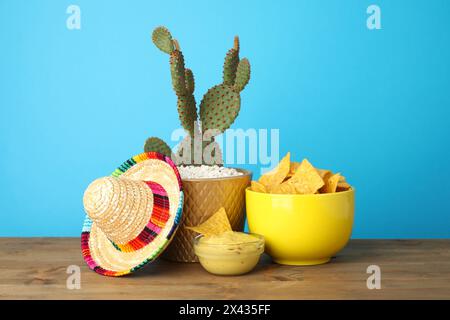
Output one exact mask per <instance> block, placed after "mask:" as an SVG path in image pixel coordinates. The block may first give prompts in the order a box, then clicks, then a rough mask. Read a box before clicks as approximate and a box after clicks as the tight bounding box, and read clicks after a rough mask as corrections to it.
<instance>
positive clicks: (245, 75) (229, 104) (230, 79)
mask: <svg viewBox="0 0 450 320" xmlns="http://www.w3.org/2000/svg"><path fill="white" fill-rule="evenodd" d="M249 80H250V64H249V62H248V60H247V59H242V60H239V38H238V37H235V39H234V47H233V48H232V49H230V50H229V51H228V53H227V55H226V56H225V62H224V65H223V83H222V84H219V85H217V86H214V87H212V88H211V89H209V90H208V92H207V93H206V94H205V96H204V97H203V100H202V102H201V103H200V119H201V121H202V130H203V132H206V131H207V130H211V129H218V130H219V131H220V132H224V131H225V130H226V129H228V128H229V127H230V126H231V125H232V124H233V122H234V120H235V119H236V117H237V115H238V114H239V110H240V108H241V97H240V94H239V93H240V92H241V91H242V90H243V89H244V88H245V86H246V85H247V83H248V81H249Z"/></svg>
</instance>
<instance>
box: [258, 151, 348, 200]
mask: <svg viewBox="0 0 450 320" xmlns="http://www.w3.org/2000/svg"><path fill="white" fill-rule="evenodd" d="M290 157H291V155H290V153H289V152H288V153H287V154H286V156H285V157H284V158H283V159H281V161H280V163H279V164H278V165H277V166H276V167H275V168H274V169H273V170H271V171H269V172H267V173H266V174H264V175H262V176H261V177H260V178H259V181H252V182H251V186H250V189H251V190H252V191H256V192H262V193H275V194H314V193H334V192H340V191H346V190H349V189H350V188H351V186H350V185H349V184H348V183H347V182H346V181H345V177H344V176H342V175H341V174H340V173H333V172H332V171H331V170H324V169H317V168H314V167H313V165H312V164H311V163H310V162H309V161H308V160H307V159H303V161H302V162H291V159H290Z"/></svg>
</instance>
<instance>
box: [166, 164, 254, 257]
mask: <svg viewBox="0 0 450 320" xmlns="http://www.w3.org/2000/svg"><path fill="white" fill-rule="evenodd" d="M237 170H238V171H240V172H242V173H243V175H240V176H235V177H228V178H212V179H184V180H183V191H184V207H183V217H182V220H181V224H180V226H179V228H178V231H177V233H176V235H175V237H174V238H173V239H172V242H171V243H170V245H169V246H168V247H167V249H166V250H164V253H163V255H162V257H163V258H165V259H167V260H171V261H177V262H198V259H197V257H196V255H195V253H194V238H195V237H196V236H197V235H198V234H197V233H195V232H193V231H191V230H188V229H186V228H184V226H185V225H186V226H196V225H198V224H200V223H202V222H204V221H205V220H206V219H208V218H209V217H210V216H211V215H213V214H214V213H215V212H217V210H219V209H220V208H221V207H224V208H225V210H226V212H227V215H228V218H229V219H230V224H231V227H232V228H233V230H235V231H243V229H244V220H245V189H246V188H247V187H248V186H249V185H250V181H251V178H252V173H251V172H250V171H247V170H242V169H237Z"/></svg>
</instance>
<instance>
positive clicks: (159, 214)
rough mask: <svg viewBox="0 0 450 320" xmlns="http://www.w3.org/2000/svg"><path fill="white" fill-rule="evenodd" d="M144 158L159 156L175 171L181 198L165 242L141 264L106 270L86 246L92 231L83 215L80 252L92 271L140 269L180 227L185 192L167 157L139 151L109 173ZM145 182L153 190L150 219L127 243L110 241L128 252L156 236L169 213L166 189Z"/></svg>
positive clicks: (108, 272) (110, 273) (121, 170)
mask: <svg viewBox="0 0 450 320" xmlns="http://www.w3.org/2000/svg"><path fill="white" fill-rule="evenodd" d="M147 159H158V160H161V161H164V162H166V163H168V164H169V165H170V166H171V167H172V169H173V170H174V173H175V175H176V177H177V180H178V186H179V188H180V201H179V205H178V208H177V211H176V214H175V217H174V223H173V225H172V227H171V229H170V231H169V233H168V234H167V237H166V241H164V242H162V244H161V245H160V246H159V247H158V248H157V249H156V250H155V251H153V252H152V254H151V255H150V257H148V258H147V259H145V260H144V261H142V263H140V264H139V265H137V266H136V267H134V268H132V269H130V270H124V271H121V272H118V271H111V270H106V269H104V268H102V267H101V266H99V265H98V264H97V262H96V261H95V260H94V259H93V258H92V256H91V252H90V249H89V236H90V233H91V226H92V220H91V219H90V218H89V217H88V216H86V218H85V220H84V224H83V230H82V233H81V252H82V254H83V258H84V260H85V261H86V263H87V265H88V267H89V268H90V269H91V270H94V271H95V272H96V273H98V274H101V275H105V276H112V277H118V276H123V275H126V274H129V273H132V272H134V271H136V270H138V269H140V268H142V267H143V266H145V265H146V264H148V263H150V262H152V261H153V260H155V259H156V258H157V257H158V256H159V255H160V254H161V252H162V251H163V250H164V249H165V248H166V247H167V245H168V244H169V242H170V240H171V239H172V237H173V235H174V233H175V231H176V230H177V228H178V226H179V223H180V221H181V216H182V212H183V202H184V194H183V189H182V184H181V177H180V174H179V172H178V169H177V167H176V165H175V164H174V163H173V161H172V160H171V159H170V158H169V157H167V156H164V155H162V154H160V153H157V152H146V153H141V154H139V155H137V156H134V157H133V158H131V159H128V160H127V161H125V162H124V163H123V164H122V165H121V166H120V167H119V168H117V169H116V170H115V171H114V172H113V173H112V176H114V177H119V176H120V175H121V174H122V173H124V172H125V171H127V170H128V169H129V168H131V167H132V166H134V165H135V164H137V163H139V162H142V161H145V160H147ZM146 183H147V185H148V186H149V187H150V188H151V189H152V192H153V194H154V197H153V202H154V203H153V211H152V214H151V216H150V221H149V223H148V224H147V226H146V227H145V228H144V230H143V231H142V232H141V233H140V234H139V235H138V236H137V237H136V238H135V239H133V240H131V241H130V242H128V243H127V244H126V245H117V244H113V245H114V246H115V247H116V248H117V249H118V250H121V251H124V252H131V251H135V250H138V249H136V248H137V247H138V246H140V248H143V247H145V245H147V244H149V243H150V242H151V241H152V240H153V239H154V238H156V236H157V235H158V234H159V233H160V232H161V231H162V229H163V228H164V227H165V226H166V223H167V221H168V219H169V216H170V208H169V203H170V202H169V199H168V195H167V192H166V190H165V189H164V188H163V187H162V186H161V185H159V184H157V183H155V182H146Z"/></svg>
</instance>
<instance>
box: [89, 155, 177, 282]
mask: <svg viewBox="0 0 450 320" xmlns="http://www.w3.org/2000/svg"><path fill="white" fill-rule="evenodd" d="M83 203H84V209H85V211H86V213H87V215H86V218H85V221H84V225H83V231H82V234H81V250H82V253H83V258H84V260H85V261H86V263H87V265H88V266H89V268H90V269H92V270H94V271H95V272H97V273H99V274H102V275H106V276H122V275H125V274H128V273H131V272H133V271H135V270H137V269H139V268H141V267H143V266H144V265H146V264H147V263H149V262H151V261H153V260H155V259H156V258H157V257H158V256H159V254H160V253H161V252H162V251H163V250H164V249H165V248H166V246H167V245H168V244H169V242H170V240H171V239H172V237H173V236H174V234H175V231H176V230H177V228H178V224H179V222H180V220H181V214H182V208H183V191H182V186H181V178H180V175H179V173H178V170H177V167H176V166H175V164H174V163H173V162H172V160H171V159H170V158H169V157H167V156H164V155H162V154H160V153H156V152H146V153H142V154H139V155H137V156H134V157H133V158H131V159H129V160H127V161H125V162H124V163H123V164H122V165H121V166H120V167H119V168H117V169H116V170H115V171H114V172H113V173H112V175H111V176H110V177H104V178H100V179H97V180H95V181H94V182H92V183H91V184H90V185H89V186H88V188H87V189H86V191H85V193H84V197H83Z"/></svg>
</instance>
